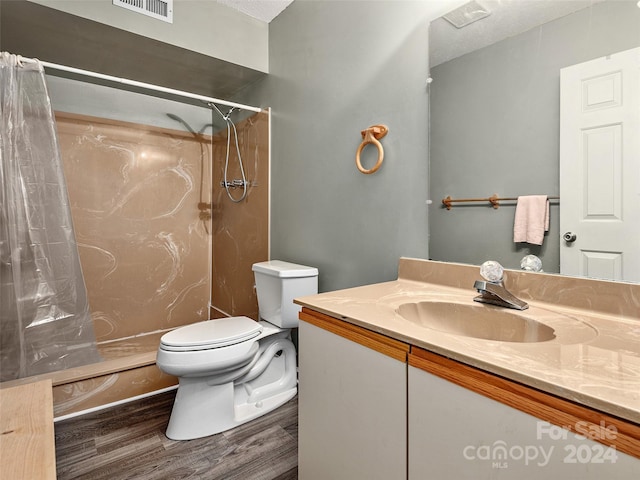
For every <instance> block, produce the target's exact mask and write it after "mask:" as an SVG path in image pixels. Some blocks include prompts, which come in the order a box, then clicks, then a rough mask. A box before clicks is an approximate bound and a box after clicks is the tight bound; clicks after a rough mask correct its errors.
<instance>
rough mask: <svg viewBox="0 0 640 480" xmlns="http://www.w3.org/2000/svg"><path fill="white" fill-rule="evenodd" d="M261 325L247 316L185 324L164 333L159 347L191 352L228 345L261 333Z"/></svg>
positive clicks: (171, 350) (173, 350) (167, 349)
mask: <svg viewBox="0 0 640 480" xmlns="http://www.w3.org/2000/svg"><path fill="white" fill-rule="evenodd" d="M262 329H263V327H262V325H260V324H259V323H258V322H256V321H254V320H252V319H250V318H249V317H228V318H221V319H217V320H205V321H203V322H198V323H193V324H191V325H185V326H184V327H180V328H177V329H175V330H173V331H171V332H168V333H165V334H164V335H163V336H162V338H161V339H160V348H161V349H162V350H166V351H170V352H193V351H198V350H211V349H216V348H223V347H228V346H230V345H235V344H238V343H242V342H245V341H247V340H251V339H252V338H255V337H257V336H258V335H260V334H261V333H262Z"/></svg>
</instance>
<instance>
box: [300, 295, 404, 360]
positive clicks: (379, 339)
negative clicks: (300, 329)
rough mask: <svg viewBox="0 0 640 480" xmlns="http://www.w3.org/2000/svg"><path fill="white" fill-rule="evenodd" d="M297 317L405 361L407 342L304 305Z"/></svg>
mask: <svg viewBox="0 0 640 480" xmlns="http://www.w3.org/2000/svg"><path fill="white" fill-rule="evenodd" d="M299 317H300V320H303V321H305V322H307V323H310V324H312V325H315V326H316V327H319V328H322V329H323V330H327V331H329V332H331V333H335V334H336V335H340V336H341V337H344V338H346V339H347V340H351V341H352V342H355V343H358V344H360V345H363V346H365V347H367V348H370V349H371V350H375V351H376V352H379V353H382V354H384V355H387V356H388V357H391V358H395V359H396V360H399V361H401V362H406V361H407V355H408V354H409V350H410V348H411V347H410V345H409V344H407V343H404V342H401V341H399V340H395V339H393V338H390V337H386V336H384V335H382V334H380V333H375V332H372V331H370V330H367V329H365V328H362V327H359V326H357V325H352V324H350V323H348V322H345V321H343V320H338V319H336V318H333V317H330V316H329V315H325V314H324V313H319V312H316V311H315V310H310V309H309V308H306V307H303V308H302V311H301V312H300V314H299Z"/></svg>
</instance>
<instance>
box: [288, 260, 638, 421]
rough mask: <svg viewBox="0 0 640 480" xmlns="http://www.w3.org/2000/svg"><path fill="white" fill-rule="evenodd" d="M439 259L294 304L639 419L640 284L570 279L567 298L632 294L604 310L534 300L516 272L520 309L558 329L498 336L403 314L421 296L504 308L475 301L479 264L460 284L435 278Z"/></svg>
mask: <svg viewBox="0 0 640 480" xmlns="http://www.w3.org/2000/svg"><path fill="white" fill-rule="evenodd" d="M403 261H404V262H405V264H404V265H403V264H402V262H403ZM415 262H420V263H415ZM433 264H436V265H435V268H436V270H438V269H442V268H444V267H443V264H439V262H428V261H419V260H417V261H414V260H407V259H401V267H400V271H399V278H398V280H396V281H391V282H385V283H379V284H374V285H367V286H362V287H355V288H350V289H345V290H339V291H335V292H327V293H322V294H319V295H312V296H308V297H302V298H298V299H296V301H295V303H297V304H299V305H302V306H306V307H309V308H311V309H313V310H316V311H319V312H321V313H325V314H327V315H329V316H331V317H334V318H337V319H340V320H343V321H345V322H348V323H352V324H354V325H359V326H361V327H363V328H366V329H368V330H371V331H375V332H378V333H382V334H384V335H387V336H389V337H392V338H395V339H397V340H401V341H404V342H407V343H409V344H411V345H415V346H417V347H421V348H424V349H426V350H429V351H431V352H434V353H438V354H441V355H444V356H446V357H449V358H452V359H454V360H458V361H460V362H462V363H465V364H467V365H471V366H474V367H477V368H480V369H482V370H484V371H487V372H491V373H495V374H497V375H501V376H503V377H505V378H509V379H511V380H514V381H517V382H520V383H523V384H525V385H529V386H531V387H534V388H537V389H539V390H542V391H545V392H548V393H551V394H554V395H557V396H560V397H562V398H565V399H567V400H572V401H575V402H577V403H580V404H583V405H586V406H589V407H591V408H594V409H596V410H600V411H602V412H605V413H608V414H611V415H615V416H618V417H621V418H624V419H627V420H629V421H632V422H635V423H640V318H638V315H640V313H637V312H640V309H637V302H640V295H637V294H638V293H639V292H640V286H631V287H629V286H628V285H624V284H622V286H621V289H622V290H621V291H619V292H618V293H615V292H614V293H613V294H611V293H607V292H606V290H607V288H609V287H611V288H614V289H615V288H616V287H615V285H616V284H614V282H606V283H607V284H606V285H604V286H603V285H602V283H604V282H602V281H592V280H586V279H584V280H579V281H577V283H576V280H575V279H571V280H570V283H571V285H567V290H566V291H567V292H568V293H567V295H569V296H573V297H575V296H578V297H579V296H580V295H581V294H582V293H581V292H582V291H588V290H589V289H595V291H601V292H602V295H601V297H602V298H603V299H604V300H603V301H605V303H606V301H607V299H608V300H611V298H613V297H615V296H616V295H617V294H620V298H619V301H622V300H624V299H626V300H629V298H630V300H631V303H632V305H631V307H630V308H626V309H625V308H620V307H616V306H614V307H613V308H614V310H613V311H611V308H609V307H610V306H608V305H605V308H599V307H600V305H598V304H596V305H595V306H592V305H586V306H587V307H588V308H583V307H578V306H576V305H574V304H576V303H577V304H579V305H582V306H584V300H582V301H581V300H580V298H573V299H572V301H567V302H565V304H563V303H557V302H551V303H549V302H545V301H540V300H536V299H535V298H529V297H530V296H531V294H534V293H536V288H535V287H532V286H531V285H529V284H528V283H527V282H529V281H530V279H529V278H526V279H524V280H523V279H521V278H520V275H521V273H518V274H517V275H518V279H517V282H515V283H513V284H512V286H513V287H514V288H515V289H516V291H514V290H512V289H511V288H509V290H510V291H511V292H512V293H514V294H516V296H519V297H520V298H522V299H524V300H525V301H527V302H528V303H529V308H528V309H527V310H526V311H524V312H522V315H526V316H527V317H529V318H533V319H535V320H537V321H539V322H541V323H543V324H545V325H548V326H550V327H552V328H553V329H554V330H555V338H553V339H551V340H547V341H544V342H537V343H517V342H504V341H492V340H485V339H479V338H472V337H468V336H462V335H454V334H450V333H445V332H442V331H438V330H435V329H433V328H429V327H426V326H421V325H418V324H416V323H412V322H410V321H408V320H406V319H405V318H403V317H401V316H400V315H399V314H398V313H397V309H398V307H399V306H400V305H401V304H403V303H413V302H420V301H446V302H453V303H459V304H469V305H472V306H473V305H475V306H480V307H484V308H490V309H495V308H500V307H494V306H484V305H481V304H478V303H476V302H474V301H473V297H474V296H475V295H476V292H475V290H473V288H472V286H473V282H472V281H469V280H470V279H471V278H473V277H474V276H475V275H476V271H477V268H476V269H475V270H472V271H465V272H464V275H463V276H464V277H465V279H463V281H462V283H463V284H466V285H469V287H468V288H460V287H459V286H456V285H455V284H456V282H455V281H454V282H451V281H448V280H446V281H444V282H442V283H444V284H442V283H434V278H435V277H441V276H442V275H440V274H439V273H441V272H440V271H437V272H436V273H438V275H435V276H434V275H431V274H430V273H429V272H430V270H429V269H430V268H432V267H433ZM468 268H471V267H468ZM425 269H426V270H425ZM425 272H427V273H426V274H425ZM454 273H459V272H454ZM533 275H538V276H537V277H533V281H534V282H535V281H542V282H544V283H545V285H547V284H548V283H549V282H551V283H552V284H553V282H555V281H557V280H556V278H558V276H555V277H556V278H552V279H551V280H549V279H547V278H544V277H550V275H543V276H540V274H533ZM513 276H515V275H513ZM477 278H479V277H477ZM583 282H586V283H583ZM594 282H595V283H594ZM576 285H577V286H576ZM612 285H613V286H612ZM507 287H509V285H508V284H507ZM518 290H519V291H518ZM629 292H631V293H629ZM567 295H565V296H564V297H566V296H567ZM566 303H568V304H566ZM596 303H597V302H596ZM609 303H611V302H609ZM616 309H617V310H616ZM513 312H515V311H513ZM633 312H636V313H633ZM629 313H630V314H629Z"/></svg>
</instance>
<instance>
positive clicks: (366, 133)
mask: <svg viewBox="0 0 640 480" xmlns="http://www.w3.org/2000/svg"><path fill="white" fill-rule="evenodd" d="M388 131H389V129H388V128H387V126H386V125H372V126H370V127H369V128H367V129H366V130H362V132H360V133H361V134H362V138H363V140H362V143H361V144H360V146H359V147H358V150H357V151H356V167H358V170H360V172H362V173H364V174H367V175H368V174H371V173H374V172H376V171H377V170H378V169H379V168H380V166H381V165H382V161H383V160H384V149H383V148H382V144H381V143H380V142H379V141H378V140H379V139H380V138H382V137H384V136H385V135H386V134H387V132H388ZM370 143H371V144H373V145H375V147H376V148H377V149H378V161H377V162H376V164H375V165H374V166H373V167H372V168H369V169H366V168H364V167H363V166H362V163H361V162H360V153H362V150H363V149H364V147H366V146H367V145H368V144H370Z"/></svg>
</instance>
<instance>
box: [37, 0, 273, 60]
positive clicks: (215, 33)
mask: <svg viewBox="0 0 640 480" xmlns="http://www.w3.org/2000/svg"><path fill="white" fill-rule="evenodd" d="M30 2H32V3H38V4H41V5H44V6H47V7H49V8H55V9H56V10H60V11H63V12H66V13H70V14H72V15H77V16H79V17H83V18H87V19H89V20H94V21H96V22H100V23H104V24H106V25H111V26H112V27H116V28H120V29H122V30H126V31H128V32H131V33H135V34H138V35H144V36H145V37H147V38H153V39H155V40H158V41H160V42H165V43H168V44H171V45H176V46H178V47H181V48H185V49H188V50H191V51H193V52H198V53H202V54H204V55H207V56H210V57H214V58H218V59H220V60H224V61H227V62H232V63H235V64H238V65H242V66H244V67H248V68H252V69H254V70H258V71H262V72H268V71H269V56H268V55H269V53H268V48H269V27H268V25H267V24H266V23H264V22H261V21H259V20H256V19H255V18H251V17H249V16H248V15H244V14H242V13H240V12H238V11H236V10H234V9H233V8H229V7H227V6H225V5H223V4H221V3H218V2H215V1H213V0H210V1H202V0H175V1H174V2H173V23H168V22H164V21H161V20H156V19H154V18H151V17H148V16H145V15H142V14H140V13H137V12H133V11H131V10H127V9H125V8H121V7H118V6H114V5H113V2H112V0H90V1H87V0H30Z"/></svg>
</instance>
